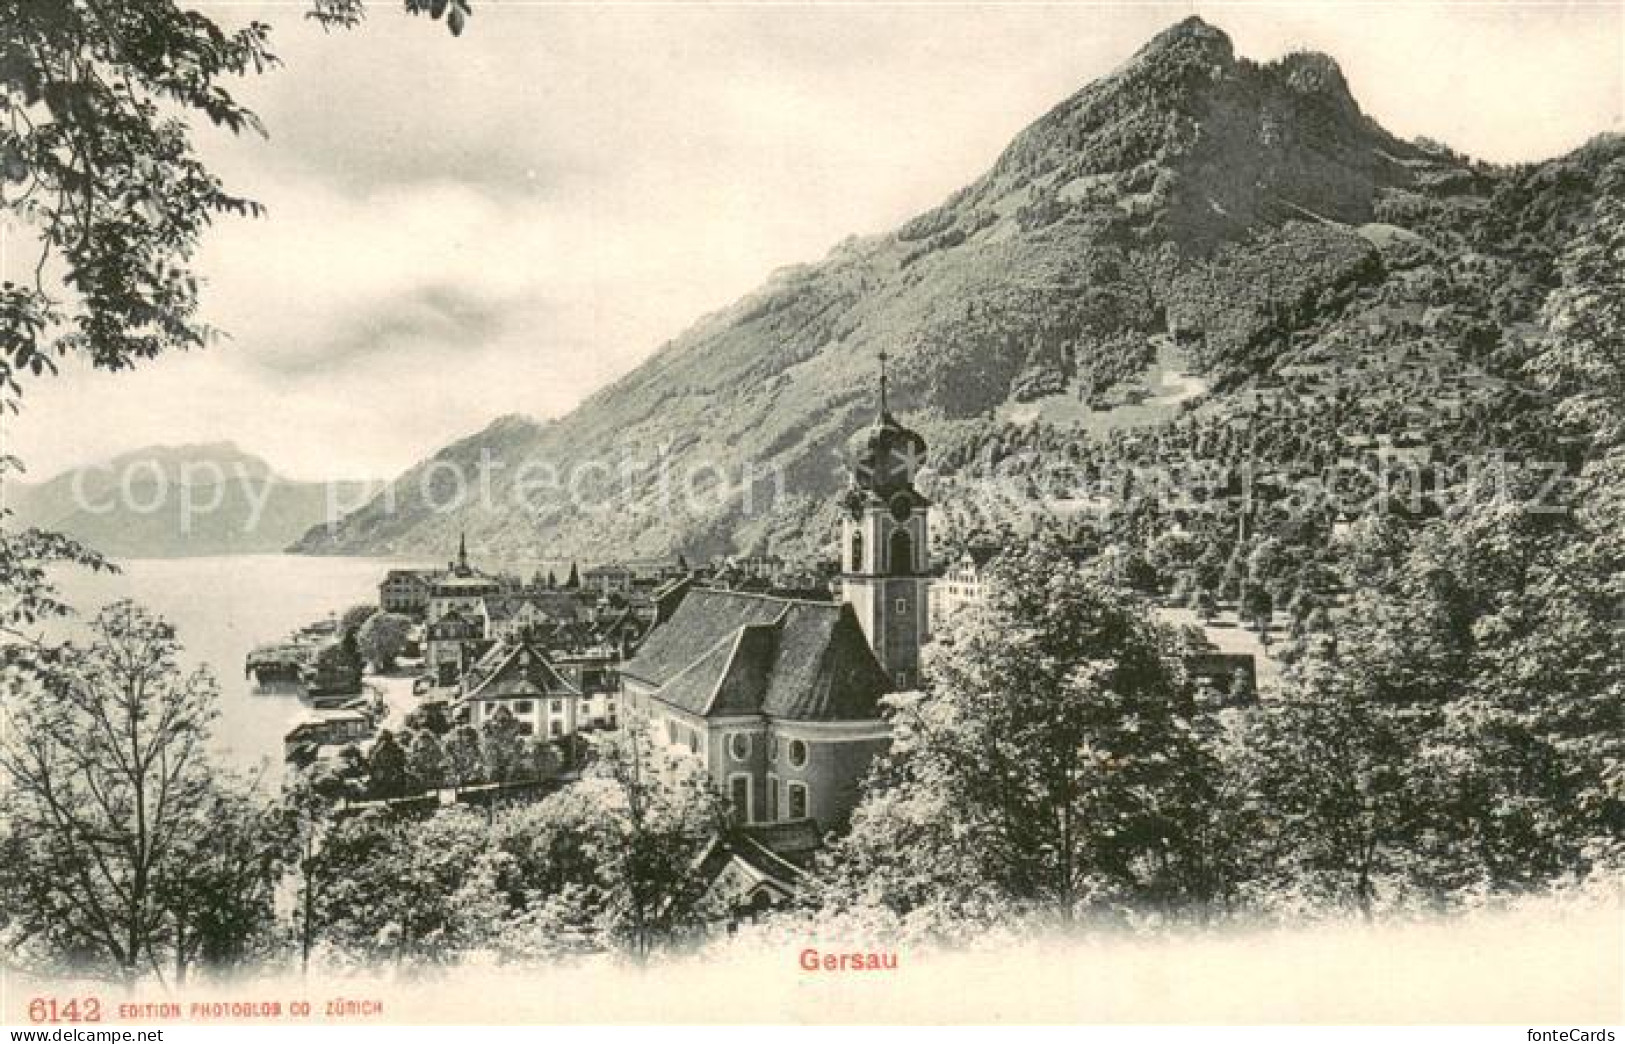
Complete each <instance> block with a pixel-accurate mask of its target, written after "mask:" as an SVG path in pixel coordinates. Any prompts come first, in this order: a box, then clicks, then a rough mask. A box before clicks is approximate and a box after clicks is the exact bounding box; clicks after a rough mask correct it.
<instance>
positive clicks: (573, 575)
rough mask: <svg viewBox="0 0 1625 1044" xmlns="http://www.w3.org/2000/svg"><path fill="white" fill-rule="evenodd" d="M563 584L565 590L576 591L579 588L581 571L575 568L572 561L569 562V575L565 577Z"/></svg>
mask: <svg viewBox="0 0 1625 1044" xmlns="http://www.w3.org/2000/svg"><path fill="white" fill-rule="evenodd" d="M564 586H565V589H566V590H570V591H576V590H579V589H580V588H581V572H580V571H579V570H578V569H576V564H575V563H574V562H571V563H570V575H569V576H568V577H566V578H565V581H564Z"/></svg>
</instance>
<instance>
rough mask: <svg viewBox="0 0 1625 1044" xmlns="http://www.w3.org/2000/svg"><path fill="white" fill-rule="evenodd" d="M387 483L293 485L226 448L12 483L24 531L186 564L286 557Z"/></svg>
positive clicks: (144, 455) (123, 459)
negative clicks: (333, 510)
mask: <svg viewBox="0 0 1625 1044" xmlns="http://www.w3.org/2000/svg"><path fill="white" fill-rule="evenodd" d="M381 485H382V483H376V482H372V483H367V482H335V483H324V482H295V481H292V480H290V479H285V478H282V477H280V476H278V475H276V474H275V473H274V472H272V470H271V468H270V466H269V465H267V464H266V463H265V461H263V460H261V459H260V458H259V457H256V456H253V455H251V454H248V453H245V452H243V451H242V450H241V449H239V448H237V446H235V445H233V444H232V443H229V442H219V443H208V444H200V445H188V446H149V447H147V448H145V449H139V450H134V451H132V452H129V453H125V454H121V455H120V456H118V457H115V458H113V459H112V460H108V461H103V462H100V463H97V464H90V465H86V466H84V467H81V468H75V469H72V470H70V471H65V472H63V473H62V474H60V475H57V476H55V477H53V478H51V479H48V480H47V481H45V482H41V483H37V484H30V483H24V482H18V481H12V480H10V479H8V480H7V481H6V482H5V488H4V499H5V507H6V508H7V509H8V510H9V511H11V512H12V513H13V515H14V516H15V524H16V525H18V526H24V527H27V526H38V527H40V528H42V529H49V530H53V531H56V532H61V533H66V534H68V535H69V536H72V537H76V538H77V539H79V540H80V541H82V542H84V543H85V544H88V545H89V546H91V547H93V548H95V549H96V550H98V551H100V552H102V553H103V554H106V555H109V556H111V557H114V558H181V557H187V556H193V555H228V554H248V553H256V552H258V553H266V552H276V551H281V550H282V549H283V548H285V547H286V546H287V545H288V544H289V543H290V542H292V541H293V540H295V539H297V538H298V537H299V536H300V535H301V534H302V533H304V532H306V531H307V530H309V529H310V527H311V526H313V525H316V524H319V523H320V522H321V521H322V520H323V519H324V518H326V517H327V515H328V513H329V511H330V508H329V506H328V497H329V494H331V496H332V498H333V503H334V504H337V505H339V509H340V510H343V509H344V508H347V507H348V506H350V505H354V504H358V503H362V502H363V501H364V499H365V498H366V497H367V496H368V495H370V494H371V493H373V492H376V491H377V489H378V488H379V487H380V486H381Z"/></svg>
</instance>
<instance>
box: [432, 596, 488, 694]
mask: <svg viewBox="0 0 1625 1044" xmlns="http://www.w3.org/2000/svg"><path fill="white" fill-rule="evenodd" d="M490 647H491V642H490V641H489V640H488V639H487V638H486V636H485V619H484V616H483V615H479V614H477V613H474V612H465V611H463V610H461V609H452V610H449V611H447V612H446V613H443V614H442V615H440V616H439V617H437V618H435V619H434V620H431V621H430V622H429V623H428V625H427V626H425V628H424V643H423V669H424V671H425V673H427V674H428V675H429V677H430V678H432V679H433V684H435V685H455V684H456V683H457V680H458V679H459V678H461V677H462V676H463V674H464V673H465V672H466V671H467V670H468V669H469V667H471V666H473V664H474V662H475V661H476V660H477V659H478V658H479V657H480V655H481V654H483V653H484V652H485V651H486V650H487V649H489V648H490Z"/></svg>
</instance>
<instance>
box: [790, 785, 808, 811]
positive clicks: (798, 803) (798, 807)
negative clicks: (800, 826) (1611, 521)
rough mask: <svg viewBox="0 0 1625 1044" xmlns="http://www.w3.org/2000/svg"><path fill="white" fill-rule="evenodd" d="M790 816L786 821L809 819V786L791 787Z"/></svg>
mask: <svg viewBox="0 0 1625 1044" xmlns="http://www.w3.org/2000/svg"><path fill="white" fill-rule="evenodd" d="M788 796H789V799H790V800H789V805H790V808H789V815H787V816H786V817H785V818H786V819H806V818H807V784H805V783H792V784H790V786H789V795H788Z"/></svg>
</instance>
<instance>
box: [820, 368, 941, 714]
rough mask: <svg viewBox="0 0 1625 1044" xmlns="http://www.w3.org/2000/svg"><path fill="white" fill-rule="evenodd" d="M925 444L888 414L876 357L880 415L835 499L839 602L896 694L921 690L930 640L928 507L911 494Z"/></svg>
mask: <svg viewBox="0 0 1625 1044" xmlns="http://www.w3.org/2000/svg"><path fill="white" fill-rule="evenodd" d="M924 460H925V440H924V439H923V438H921V437H920V435H919V434H918V433H917V432H914V431H910V430H909V429H908V428H905V427H904V426H903V425H901V424H899V423H898V422H897V419H896V418H895V417H893V416H892V415H891V410H890V409H889V407H888V405H887V402H886V354H885V353H884V352H882V353H881V354H880V415H879V416H878V417H877V418H876V419H875V423H874V427H873V428H871V429H870V430H869V434H868V436H867V437H866V438H865V439H864V442H863V446H862V447H861V449H860V450H859V452H858V456H857V460H856V466H855V468H854V470H853V474H852V482H851V485H850V486H849V487H848V488H847V491H846V493H845V495H844V496H843V497H842V499H841V506H842V507H843V508H844V509H845V510H844V512H843V513H842V520H841V597H842V600H844V601H845V602H846V603H847V604H848V605H850V606H852V609H853V611H854V612H856V613H857V617H858V622H859V623H860V624H861V625H862V626H863V633H864V634H865V635H866V636H867V637H868V639H869V644H870V646H871V647H873V648H874V651H875V655H876V656H877V657H878V658H879V660H880V663H881V665H882V666H884V667H885V668H886V670H887V672H888V673H890V675H891V678H892V683H893V684H894V685H895V686H896V687H897V688H898V689H911V688H914V687H916V686H918V685H919V683H920V647H921V646H922V645H924V644H925V642H926V639H927V638H928V637H929V624H928V620H929V608H930V607H929V605H928V604H927V602H928V600H929V590H930V586H931V577H930V575H929V574H930V571H931V545H930V533H929V530H928V528H927V523H928V520H929V517H930V509H931V503H930V501H928V500H926V499H925V497H923V496H921V495H920V492H919V490H917V489H915V488H914V477H915V475H916V474H918V472H919V469H920V465H921V464H922V463H923V462H924Z"/></svg>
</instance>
